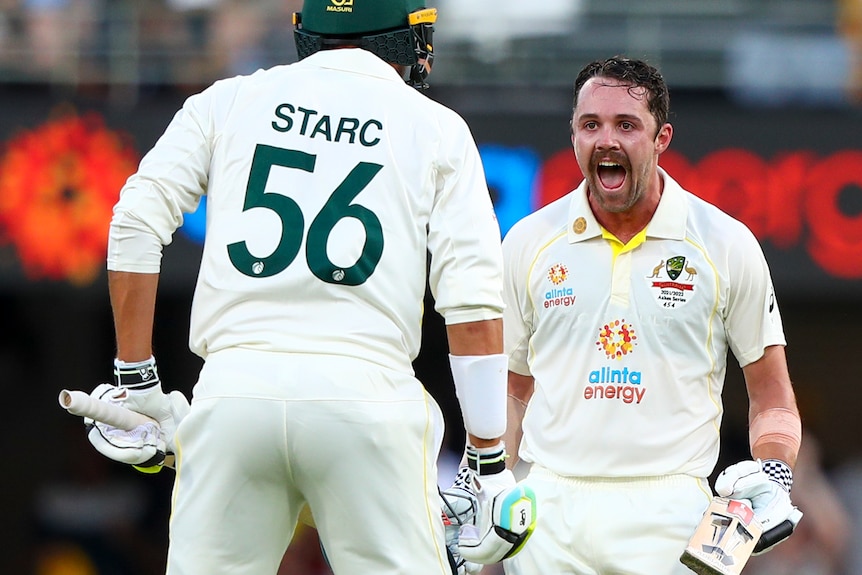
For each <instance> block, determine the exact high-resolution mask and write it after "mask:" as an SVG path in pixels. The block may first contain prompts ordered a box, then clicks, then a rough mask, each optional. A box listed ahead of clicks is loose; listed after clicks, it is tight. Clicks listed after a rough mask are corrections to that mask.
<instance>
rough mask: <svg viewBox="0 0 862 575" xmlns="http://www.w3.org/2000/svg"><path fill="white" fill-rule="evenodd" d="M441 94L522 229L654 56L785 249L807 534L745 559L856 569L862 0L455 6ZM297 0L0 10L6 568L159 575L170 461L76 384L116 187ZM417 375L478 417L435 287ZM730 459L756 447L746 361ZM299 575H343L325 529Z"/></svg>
mask: <svg viewBox="0 0 862 575" xmlns="http://www.w3.org/2000/svg"><path fill="white" fill-rule="evenodd" d="M429 4H430V5H432V6H435V7H437V8H438V9H439V12H440V17H439V20H438V25H437V27H436V32H435V51H436V53H437V60H436V62H435V66H434V72H433V75H432V76H431V78H430V80H431V84H432V87H431V89H430V90H429V91H428V95H429V96H430V97H431V98H433V99H436V100H439V101H441V102H443V103H444V104H446V105H448V106H450V107H451V108H454V109H455V110H456V111H458V112H459V113H460V114H462V115H463V116H464V117H465V118H466V120H467V121H468V123H469V124H470V126H471V128H472V130H473V132H474V135H475V136H476V139H477V141H478V143H479V144H480V151H481V153H482V158H483V162H484V164H485V169H486V172H487V176H488V181H489V184H490V186H491V188H492V193H493V195H494V201H495V207H496V209H497V215H498V219H499V221H500V225H501V228H502V231H503V233H505V232H506V231H507V230H508V228H509V227H510V226H511V225H512V223H514V222H515V221H516V220H517V219H519V218H520V217H522V216H524V215H526V214H527V213H529V212H530V211H532V210H534V209H535V208H537V207H539V206H541V205H544V204H545V203H547V202H549V201H551V200H553V199H555V198H557V197H559V196H561V195H563V194H564V193H566V192H567V191H569V190H570V189H572V188H573V187H574V186H575V185H576V184H577V183H578V181H579V180H580V173H579V171H578V168H577V165H576V164H575V162H574V158H573V155H572V153H571V151H570V143H569V135H568V121H569V115H570V112H571V101H572V93H571V86H572V82H573V80H574V77H575V75H576V74H577V72H578V71H579V70H580V69H581V68H582V67H583V66H584V65H585V64H586V63H588V62H589V61H591V60H594V59H603V58H606V57H608V56H611V55H614V54H624V55H627V56H631V57H637V58H644V59H646V60H648V61H649V62H651V63H652V64H654V65H656V66H658V67H659V68H660V69H661V70H662V71H663V73H664V75H665V78H666V79H667V81H668V84H669V85H670V88H671V122H672V123H673V124H674V128H675V132H674V141H673V144H672V146H671V150H670V151H669V152H668V153H667V154H665V155H664V156H662V161H661V163H662V165H663V166H664V167H666V168H667V169H668V170H669V171H670V173H671V174H672V175H673V176H674V177H675V178H676V179H677V180H678V181H680V183H682V184H683V185H684V186H686V187H687V188H689V189H690V190H692V191H693V192H695V193H697V194H698V195H701V196H702V197H704V198H706V199H708V200H710V201H712V202H714V203H716V204H717V205H719V206H720V207H722V208H723V209H724V210H725V211H727V212H729V213H731V214H732V215H734V216H736V217H738V218H739V219H741V220H743V221H744V222H745V223H746V224H748V225H749V227H751V229H752V230H753V231H754V232H755V233H756V234H757V235H758V237H760V239H761V240H762V242H763V245H764V249H765V251H766V254H767V257H768V259H769V261H770V263H771V268H772V272H773V277H774V280H775V284H776V288H777V291H778V298H779V303H780V304H781V306H782V313H783V317H784V322H785V330H786V333H787V338H788V358H789V363H790V369H791V376H792V377H793V379H794V382H795V386H796V389H797V393H798V397H799V403H800V408H801V411H802V414H803V421H804V425H805V438H804V441H803V451H802V455H801V457H800V463H799V466H798V469H797V471H796V483H795V485H794V502H795V503H797V504H798V505H799V506H800V508H801V509H802V510H803V511H804V512H805V514H806V517H805V519H804V520H803V521H802V523H801V524H800V528H799V532H798V533H797V534H796V535H795V536H794V537H793V538H792V539H791V540H790V541H788V542H787V543H785V544H783V545H782V546H780V547H779V548H777V549H776V551H774V552H772V553H770V554H768V555H766V556H763V557H759V558H755V559H753V560H752V562H751V563H750V564H749V566H748V567H747V568H746V573H749V574H755V573H758V574H764V575H767V574H768V575H781V574H797V575H826V574H834V575H862V445H860V438H862V417H860V411H862V359H860V357H862V353H860V348H862V0H617V1H616V2H602V1H599V0H533V1H531V2H516V1H515V0H495V1H494V2H491V1H487V0H439V1H438V2H436V3H434V2H429ZM300 5H301V2H299V1H298V0H292V1H286V0H262V1H258V2H253V1H233V0H0V381H2V388H3V391H4V394H5V396H6V397H8V398H10V404H12V405H14V408H12V409H7V410H6V411H5V413H4V420H5V421H6V425H5V427H6V429H7V432H6V433H4V434H2V438H0V447H2V453H6V456H5V457H6V461H7V463H6V464H5V465H4V467H5V469H6V471H5V472H4V474H3V477H2V480H0V497H2V501H3V511H2V520H0V548H2V550H3V552H2V553H0V571H2V572H3V573H11V574H24V575H30V574H35V575H61V574H62V575H153V574H158V573H163V569H164V558H165V549H166V545H167V531H166V528H167V520H168V514H169V508H168V504H169V498H170V488H171V481H172V476H173V474H172V472H170V471H164V472H162V473H160V474H159V475H155V476H145V475H142V474H139V473H137V472H135V471H133V470H132V469H130V468H128V467H125V466H122V465H119V464H115V463H113V462H110V461H108V460H105V459H104V458H102V457H101V456H98V455H97V454H96V453H95V451H94V450H93V449H92V448H91V447H90V445H89V443H87V441H86V438H85V437H84V430H83V427H82V424H81V420H80V419H79V418H76V417H73V416H70V415H68V414H67V413H65V412H63V411H62V410H61V409H60V408H59V406H58V404H57V399H56V398H57V394H58V392H59V391H60V389H63V388H69V389H83V390H87V391H89V390H90V389H92V388H93V387H95V385H96V384H98V383H100V382H103V381H107V380H108V378H109V377H110V375H111V365H112V364H111V362H112V359H113V357H114V343H113V326H112V323H111V316H110V308H109V304H108V297H107V288H106V277H105V272H104V267H105V266H104V259H105V257H104V251H105V245H106V229H107V222H108V221H109V219H110V212H111V206H112V205H113V203H114V202H115V201H116V198H117V192H118V190H119V188H120V186H121V185H122V183H123V182H124V181H125V179H126V177H128V176H129V175H130V174H131V173H132V172H133V171H134V170H135V168H136V166H137V162H138V161H139V160H140V157H141V156H142V155H143V154H144V153H145V152H146V151H147V150H148V149H149V148H150V147H151V146H152V144H153V143H154V142H155V141H156V139H157V138H158V137H159V135H160V134H161V132H162V131H163V129H164V128H165V126H166V125H167V123H168V121H169V120H170V118H171V117H172V116H173V114H174V112H175V111H176V110H177V109H178V108H179V107H180V106H181V105H182V102H183V100H184V99H185V98H186V97H187V96H189V95H190V94H192V93H195V92H197V91H199V90H200V89H202V88H203V87H205V86H206V85H208V84H209V83H211V82H212V81H213V80H215V79H217V78H220V77H225V76H231V75H235V74H243V73H249V72H252V71H254V70H255V69H257V68H260V67H268V66H271V65H275V64H281V63H290V62H293V61H295V59H296V55H295V51H294V46H293V38H292V31H291V30H292V25H291V14H292V13H293V12H294V11H297V10H299V7H300ZM204 209H205V208H201V209H199V210H198V212H199V213H195V214H192V215H190V216H189V217H188V218H187V219H186V222H185V224H184V226H183V228H181V229H180V231H179V232H178V233H177V235H176V237H175V239H174V242H173V243H172V244H171V245H170V246H168V247H167V248H166V250H165V258H164V267H163V273H162V280H161V291H160V294H159V300H158V304H157V314H158V317H157V321H156V333H155V350H156V355H157V357H158V359H159V365H160V372H161V375H162V379H163V380H164V382H165V386H166V387H167V388H177V389H181V390H183V391H184V392H186V393H187V394H188V395H190V394H191V388H192V386H193V384H194V381H195V377H196V373H197V370H198V369H199V367H200V360H199V359H198V358H197V357H195V356H194V355H192V354H191V352H189V351H188V347H187V328H188V316H189V305H190V300H191V293H192V288H193V285H194V282H195V276H196V271H197V264H198V261H199V257H200V248H201V241H202V238H203V210H204ZM426 309H427V310H428V312H427V314H426V322H425V326H424V347H423V351H422V353H421V355H420V356H419V358H418V359H417V361H416V371H417V374H418V375H419V377H420V378H421V379H422V380H423V381H424V382H425V383H426V385H427V387H428V388H429V390H430V391H431V392H432V394H433V395H434V396H435V397H436V398H437V400H438V401H439V402H440V404H441V406H442V407H443V409H444V411H445V413H446V414H447V418H448V419H449V428H450V432H449V436H448V437H447V450H446V451H445V452H444V453H443V454H442V455H441V480H440V481H441V484H444V485H448V483H449V481H450V480H451V476H452V475H453V474H454V465H455V464H456V463H457V458H458V457H459V454H460V450H461V447H462V446H463V441H464V437H463V430H462V429H461V421H460V414H459V411H458V407H457V403H456V401H455V397H454V390H453V388H452V383H451V379H450V376H449V373H448V363H447V360H446V343H445V336H444V330H443V326H442V322H441V320H440V318H439V317H437V316H436V315H435V314H434V312H433V307H432V304H431V301H430V298H429V300H428V302H426ZM729 363H730V367H729V370H728V371H729V373H728V381H727V385H726V391H725V396H724V397H725V406H726V410H727V411H726V415H725V425H724V430H723V444H722V445H723V449H722V455H721V461H720V462H719V465H718V469H719V470H720V469H721V468H723V467H724V466H725V465H726V464H729V463H732V462H734V461H736V460H738V459H741V458H745V457H747V436H746V433H747V432H746V409H747V400H746V395H745V390H744V384H743V381H742V378H741V372H740V370H739V368H738V365H737V363H736V361H735V360H734V359H733V358H730V360H729ZM281 573H282V574H286V573H291V574H295V575H318V574H325V573H328V570H327V568H326V566H325V563H324V562H323V561H322V559H321V557H320V552H319V548H318V543H317V538H316V535H315V533H314V532H313V530H311V529H304V530H300V531H299V532H298V533H297V536H296V541H295V545H294V546H293V547H292V549H291V551H289V552H288V554H287V555H286V556H285V560H284V564H283V566H282V571H281Z"/></svg>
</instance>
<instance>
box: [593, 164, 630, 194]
mask: <svg viewBox="0 0 862 575" xmlns="http://www.w3.org/2000/svg"><path fill="white" fill-rule="evenodd" d="M596 175H597V176H598V177H599V181H600V182H601V183H602V186H603V187H604V188H605V189H607V190H618V189H619V188H621V187H622V185H623V184H624V183H625V181H626V169H625V168H624V167H623V166H622V165H620V164H618V163H616V162H608V161H604V162H599V164H598V166H597V167H596Z"/></svg>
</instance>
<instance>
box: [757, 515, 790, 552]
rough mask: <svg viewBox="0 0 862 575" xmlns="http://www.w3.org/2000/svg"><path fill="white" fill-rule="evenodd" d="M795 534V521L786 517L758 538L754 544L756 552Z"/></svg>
mask: <svg viewBox="0 0 862 575" xmlns="http://www.w3.org/2000/svg"><path fill="white" fill-rule="evenodd" d="M792 534H793V523H792V522H791V521H790V519H785V520H784V521H782V522H781V523H779V524H778V525H776V526H775V527H773V528H772V529H770V530H769V531H765V532H764V533H763V534H762V535H761V536H760V539H758V540H757V544H756V545H755V546H754V552H755V553H760V552H761V551H763V550H764V549H766V548H767V547H771V546H773V545H775V544H776V543H778V542H779V541H781V540H782V539H785V538H787V537H790V536H791V535H792Z"/></svg>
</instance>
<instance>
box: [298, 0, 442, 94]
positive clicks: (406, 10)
mask: <svg viewBox="0 0 862 575" xmlns="http://www.w3.org/2000/svg"><path fill="white" fill-rule="evenodd" d="M436 21H437V10H436V9H434V8H426V7H425V0H304V2H303V3H302V12H296V13H294V15H293V25H294V38H295V40H296V51H297V55H298V56H299V59H300V60H302V59H303V58H305V57H307V56H310V55H311V54H314V53H315V52H318V51H320V50H326V49H330V48H337V47H339V46H358V47H360V48H362V49H364V50H368V51H369V52H372V53H373V54H375V55H376V56H378V57H379V58H381V59H382V60H384V61H386V62H389V63H391V64H398V65H401V66H410V79H409V80H408V83H409V84H410V85H411V86H414V87H416V88H420V89H421V88H427V87H428V85H427V84H426V83H425V78H426V77H427V76H428V74H429V72H430V71H431V64H432V62H433V60H434V49H433V45H432V43H431V41H432V33H433V30H434V23H435V22H436Z"/></svg>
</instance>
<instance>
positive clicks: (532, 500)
mask: <svg viewBox="0 0 862 575" xmlns="http://www.w3.org/2000/svg"><path fill="white" fill-rule="evenodd" d="M506 457H507V455H506V450H505V447H504V446H503V444H502V442H501V443H500V444H498V445H497V446H495V447H490V448H475V447H473V446H471V445H468V446H467V465H468V469H469V473H467V474H466V475H465V478H466V479H468V480H467V481H465V482H464V485H465V486H466V488H467V489H469V490H470V491H471V492H472V493H473V494H474V495H475V497H476V501H477V503H478V508H477V511H476V514H475V519H474V521H472V522H470V523H466V524H464V525H462V526H461V528H460V530H459V534H458V535H459V536H458V544H457V551H458V554H459V555H460V556H461V557H463V558H464V559H465V560H466V561H469V562H473V563H479V564H482V565H488V564H491V563H498V562H500V561H502V560H503V559H507V558H509V557H511V556H513V555H515V554H516V553H518V552H519V551H520V550H521V548H522V547H523V546H524V544H525V543H526V542H527V539H529V538H530V535H532V533H533V529H534V528H535V526H536V495H535V494H534V493H533V491H532V489H530V488H529V487H525V486H521V485H517V484H516V482H515V476H514V475H512V472H511V471H510V470H508V469H506Z"/></svg>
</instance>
